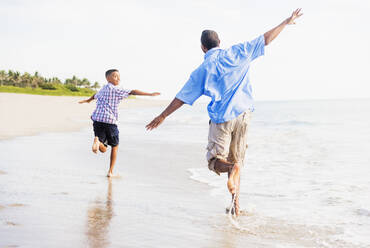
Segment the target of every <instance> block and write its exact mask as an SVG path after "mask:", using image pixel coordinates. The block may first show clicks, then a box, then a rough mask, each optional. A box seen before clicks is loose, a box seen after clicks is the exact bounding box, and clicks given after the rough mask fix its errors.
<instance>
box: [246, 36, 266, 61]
mask: <svg viewBox="0 0 370 248" xmlns="http://www.w3.org/2000/svg"><path fill="white" fill-rule="evenodd" d="M244 46H245V51H246V53H247V54H248V55H249V56H250V57H251V59H252V60H255V59H256V58H258V57H259V56H262V55H264V54H265V37H264V35H260V36H259V37H257V38H256V39H254V40H252V41H247V42H245V43H244Z"/></svg>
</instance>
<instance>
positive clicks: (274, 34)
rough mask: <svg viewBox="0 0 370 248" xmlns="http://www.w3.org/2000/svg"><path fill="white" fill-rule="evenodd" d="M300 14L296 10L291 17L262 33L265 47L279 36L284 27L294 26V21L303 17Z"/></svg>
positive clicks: (298, 10)
mask: <svg viewBox="0 0 370 248" xmlns="http://www.w3.org/2000/svg"><path fill="white" fill-rule="evenodd" d="M300 12H301V9H296V10H295V11H293V13H292V15H291V16H290V17H288V18H287V19H285V20H284V21H283V22H282V23H280V25H278V26H276V27H275V28H273V29H271V30H270V31H268V32H266V33H264V35H263V36H264V37H265V45H266V46H267V45H268V44H270V42H271V41H273V40H274V39H275V38H276V37H277V36H278V35H279V34H280V32H281V31H283V29H284V28H285V26H286V25H290V24H295V22H294V21H295V19H297V18H298V17H300V16H301V15H303V13H300Z"/></svg>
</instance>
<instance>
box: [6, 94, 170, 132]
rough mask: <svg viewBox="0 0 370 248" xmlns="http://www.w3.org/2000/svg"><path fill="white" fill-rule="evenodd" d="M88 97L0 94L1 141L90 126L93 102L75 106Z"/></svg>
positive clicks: (142, 103) (137, 102)
mask: <svg viewBox="0 0 370 248" xmlns="http://www.w3.org/2000/svg"><path fill="white" fill-rule="evenodd" d="M86 98H87V97H71V96H40V95H26V94H14V93H0V116H1V125H0V139H9V138H14V137H17V136H30V135H36V134H39V133H45V132H70V131H78V130H80V129H81V128H84V127H88V126H89V125H91V120H90V115H91V113H92V111H93V110H94V108H95V103H94V102H92V103H90V104H78V101H80V100H82V99H86ZM166 103H167V101H161V100H151V99H149V98H148V99H142V98H137V99H127V100H125V101H124V102H122V103H121V105H120V108H140V107H147V106H162V105H165V104H166Z"/></svg>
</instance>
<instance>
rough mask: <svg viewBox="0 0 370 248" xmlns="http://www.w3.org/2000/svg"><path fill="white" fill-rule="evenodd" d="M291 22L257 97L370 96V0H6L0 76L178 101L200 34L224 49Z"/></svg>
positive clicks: (259, 64) (1, 5)
mask: <svg viewBox="0 0 370 248" xmlns="http://www.w3.org/2000/svg"><path fill="white" fill-rule="evenodd" d="M296 8H302V12H303V13H304V15H303V16H302V17H301V18H299V19H298V20H297V24H296V25H290V26H287V27H286V28H285V29H284V30H283V32H282V33H281V34H280V35H279V36H278V37H277V38H276V40H274V41H273V42H272V43H271V44H270V45H268V46H267V47H266V49H265V56H263V57H261V58H258V59H257V60H256V61H254V62H253V64H252V66H251V72H250V73H251V75H250V79H251V83H252V86H253V94H254V97H255V99H256V100H303V99H337V98H364V97H366V98H367V97H370V86H369V84H370V76H369V68H370V67H369V66H370V47H369V45H370V28H369V27H368V25H369V24H370V15H368V13H369V12H370V2H369V1H365V0H310V1H308V0H306V1H302V0H279V1H276V0H229V1H224V0H222V1H221V0H182V1H180V0H156V1H150V0H142V1H140V0H124V1H118V0H105V1H95V0H90V1H84V0H73V1H70V0H54V1H50V0H49V1H47V0H45V1H44V0H32V1H31V0H28V1H26V0H0V30H1V37H0V45H1V52H0V70H9V69H11V70H17V71H20V72H22V73H23V72H30V73H34V72H35V71H38V72H39V73H40V74H41V75H43V76H46V77H54V76H56V77H59V78H61V79H65V78H69V77H72V76H73V75H76V76H77V77H79V78H84V77H86V78H87V79H89V80H90V81H92V82H94V81H98V82H99V83H100V84H104V83H105V77H104V72H105V71H106V70H107V69H111V68H117V69H119V70H120V72H121V84H122V86H123V87H124V88H128V89H140V90H144V91H149V92H151V91H159V92H161V93H162V98H168V99H170V98H173V97H174V95H175V94H176V93H177V92H178V91H179V90H180V89H181V87H182V86H183V85H184V83H185V82H186V81H187V79H188V78H189V75H190V73H191V72H192V71H193V70H195V69H196V68H197V67H198V66H199V65H200V64H201V63H202V61H203V58H204V54H203V52H202V51H201V49H200V34H201V32H202V30H204V29H213V30H216V31H217V32H218V34H219V37H220V39H221V47H222V48H227V47H229V46H231V45H234V44H236V43H240V42H244V41H247V40H251V39H253V38H255V37H257V36H258V35H261V34H263V33H264V32H266V31H268V30H269V29H271V28H273V27H275V26H277V25H278V24H280V23H281V22H282V21H283V20H284V19H285V18H287V17H289V16H290V14H291V13H292V11H293V10H294V9H296Z"/></svg>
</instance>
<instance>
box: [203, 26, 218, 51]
mask: <svg viewBox="0 0 370 248" xmlns="http://www.w3.org/2000/svg"><path fill="white" fill-rule="evenodd" d="M200 42H201V43H202V46H201V47H202V50H203V52H205V53H206V52H207V51H208V50H211V49H212V48H214V47H218V46H219V45H220V39H219V38H218V34H217V33H216V32H215V31H213V30H204V31H203V32H202V36H201V37H200Z"/></svg>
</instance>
